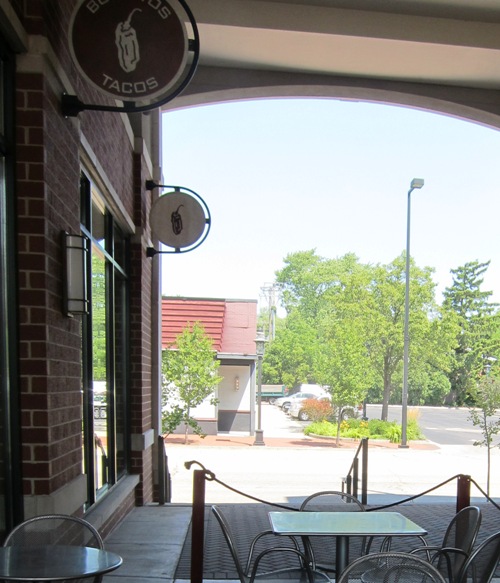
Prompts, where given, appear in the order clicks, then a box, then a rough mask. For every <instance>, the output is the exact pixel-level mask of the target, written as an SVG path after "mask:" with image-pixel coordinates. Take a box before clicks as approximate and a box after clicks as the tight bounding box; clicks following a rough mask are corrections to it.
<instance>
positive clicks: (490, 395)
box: [469, 375, 500, 496]
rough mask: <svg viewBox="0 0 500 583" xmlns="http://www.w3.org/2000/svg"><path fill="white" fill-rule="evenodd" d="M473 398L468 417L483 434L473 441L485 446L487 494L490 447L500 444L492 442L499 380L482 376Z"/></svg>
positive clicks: (498, 423)
mask: <svg viewBox="0 0 500 583" xmlns="http://www.w3.org/2000/svg"><path fill="white" fill-rule="evenodd" d="M474 400H475V403H476V405H475V407H471V408H470V409H469V419H470V420H471V421H472V424H473V425H474V426H477V427H479V428H480V429H481V432H482V434H483V438H482V439H481V440H480V441H475V442H474V445H478V446H483V445H485V446H486V448H487V470H486V493H487V495H488V496H489V495H490V476H491V449H492V447H495V446H499V445H500V444H499V443H496V444H494V443H493V442H494V438H495V436H496V435H498V433H500V419H499V418H498V416H497V409H500V380H499V379H498V378H495V377H493V376H489V375H485V376H483V377H482V378H481V380H480V381H479V383H478V385H477V387H476V389H475V391H474Z"/></svg>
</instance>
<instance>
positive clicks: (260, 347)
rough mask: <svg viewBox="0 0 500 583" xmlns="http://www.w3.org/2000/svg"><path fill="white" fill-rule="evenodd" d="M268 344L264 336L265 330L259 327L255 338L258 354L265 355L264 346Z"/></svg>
mask: <svg viewBox="0 0 500 583" xmlns="http://www.w3.org/2000/svg"><path fill="white" fill-rule="evenodd" d="M265 344H266V339H265V338H264V332H263V331H262V330H261V329H260V328H259V329H258V330H257V338H256V339H255V347H256V353H257V356H264V346H265Z"/></svg>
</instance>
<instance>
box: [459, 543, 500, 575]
mask: <svg viewBox="0 0 500 583" xmlns="http://www.w3.org/2000/svg"><path fill="white" fill-rule="evenodd" d="M499 562H500V532H496V533H495V534H492V535H491V536H490V537H488V538H487V539H486V540H485V541H483V542H482V543H481V544H480V545H479V546H478V547H477V548H476V549H475V550H474V551H473V552H472V553H471V554H470V555H469V557H468V559H467V560H466V561H465V563H464V564H463V566H462V570H461V571H460V575H459V576H458V578H457V583H466V581H471V582H472V583H489V582H490V581H491V580H492V579H493V577H494V576H495V571H496V570H497V567H498V564H499Z"/></svg>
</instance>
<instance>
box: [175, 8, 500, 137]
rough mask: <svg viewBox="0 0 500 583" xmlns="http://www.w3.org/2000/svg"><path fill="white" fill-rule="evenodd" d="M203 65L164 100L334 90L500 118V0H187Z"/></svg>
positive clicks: (192, 101) (487, 119)
mask: <svg viewBox="0 0 500 583" xmlns="http://www.w3.org/2000/svg"><path fill="white" fill-rule="evenodd" d="M187 3H188V6H189V7H190V9H191V11H192V12H193V15H194V18H195V20H196V22H197V26H198V29H199V34H200V44H201V50H200V62H199V67H198V70H197V72H196V74H195V76H194V78H193V80H192V81H191V83H190V84H189V86H188V87H187V88H186V90H185V91H184V92H183V94H182V95H181V96H179V97H177V98H176V99H174V100H173V101H172V102H170V103H169V104H167V105H166V106H165V107H164V109H172V108H179V107H187V106H191V105H198V104H201V103H212V102H220V101H225V100H231V99H241V98H252V97H273V96H281V97H285V96H298V95H301V96H307V95H311V96H318V97H322V96H325V97H327V96H330V97H339V98H345V99H367V100H374V101H384V102H393V103H401V104H406V105H411V106H415V107H421V108H425V109H430V110H437V111H443V112H447V113H450V114H452V115H457V116H459V117H466V118H469V119H475V120H476V121H479V122H482V123H485V124H487V125H491V126H496V127H500V121H499V120H500V1H499V0H187Z"/></svg>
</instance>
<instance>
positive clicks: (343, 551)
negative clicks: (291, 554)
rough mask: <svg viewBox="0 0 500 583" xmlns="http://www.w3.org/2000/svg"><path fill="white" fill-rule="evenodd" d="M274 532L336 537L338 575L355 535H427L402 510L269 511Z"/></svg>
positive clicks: (288, 534) (347, 560)
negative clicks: (350, 540) (350, 541)
mask: <svg viewBox="0 0 500 583" xmlns="http://www.w3.org/2000/svg"><path fill="white" fill-rule="evenodd" d="M269 520H270V522H271V528H272V530H273V532H274V534H277V535H287V536H333V537H335V548H336V553H335V569H336V576H337V577H339V576H340V574H341V573H342V571H343V570H344V569H345V568H346V567H347V565H348V563H349V538H350V537H352V536H367V537H371V536H424V535H426V534H427V531H426V530H425V529H424V528H422V527H420V526H418V524H415V523H414V522H412V521H411V520H409V519H408V518H406V516H403V515H402V514H400V513H399V512H305V511H304V512H269Z"/></svg>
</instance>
